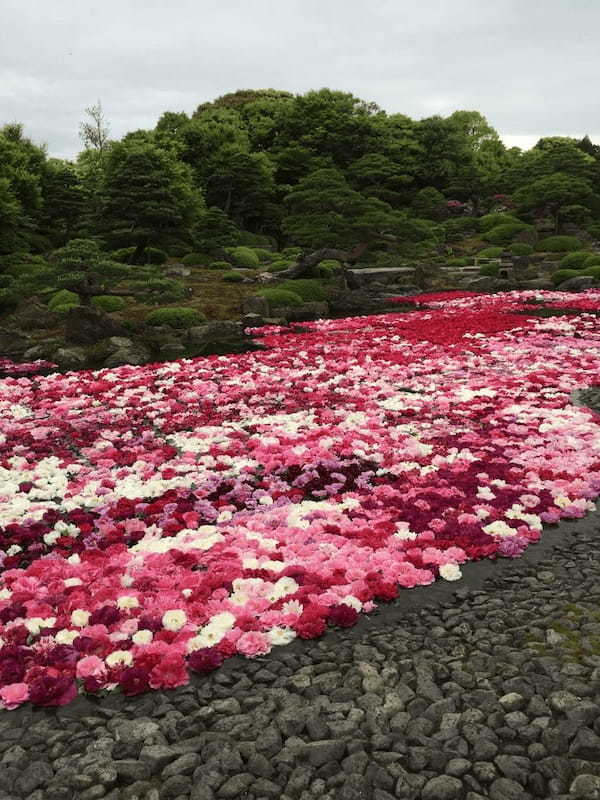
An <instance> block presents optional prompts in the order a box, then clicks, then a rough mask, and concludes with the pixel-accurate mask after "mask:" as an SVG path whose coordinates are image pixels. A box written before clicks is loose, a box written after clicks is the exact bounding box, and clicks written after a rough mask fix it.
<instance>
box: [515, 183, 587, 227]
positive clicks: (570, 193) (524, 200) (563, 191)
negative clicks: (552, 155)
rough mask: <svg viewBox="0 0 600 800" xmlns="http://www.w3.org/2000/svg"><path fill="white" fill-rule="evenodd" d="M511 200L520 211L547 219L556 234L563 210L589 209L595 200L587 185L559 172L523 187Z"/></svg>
mask: <svg viewBox="0 0 600 800" xmlns="http://www.w3.org/2000/svg"><path fill="white" fill-rule="evenodd" d="M513 199H514V201H515V203H516V204H517V207H518V208H519V210H521V211H531V212H533V213H534V214H547V215H548V216H550V217H551V218H552V219H553V221H554V225H555V229H556V230H557V231H558V228H559V225H560V221H561V211H562V210H563V209H566V208H568V207H570V206H573V205H578V206H583V207H584V208H587V209H589V208H590V206H591V205H592V203H594V200H595V199H597V198H595V196H594V190H593V188H592V185H591V183H590V182H589V181H586V180H584V179H582V178H573V177H571V176H570V175H567V174H565V173H561V172H559V173H557V174H556V175H545V176H544V177H542V178H538V179H537V180H535V181H532V182H531V183H529V184H527V185H526V186H523V187H522V188H521V189H519V190H518V191H517V192H515V194H514V197H513Z"/></svg>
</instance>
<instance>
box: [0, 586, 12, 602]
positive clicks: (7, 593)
mask: <svg viewBox="0 0 600 800" xmlns="http://www.w3.org/2000/svg"><path fill="white" fill-rule="evenodd" d="M11 597H12V592H11V590H10V589H0V600H10V598H11Z"/></svg>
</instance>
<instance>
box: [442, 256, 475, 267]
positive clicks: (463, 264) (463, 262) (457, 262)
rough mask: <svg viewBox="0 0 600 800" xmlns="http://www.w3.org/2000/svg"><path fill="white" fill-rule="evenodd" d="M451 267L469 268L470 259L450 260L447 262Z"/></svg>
mask: <svg viewBox="0 0 600 800" xmlns="http://www.w3.org/2000/svg"><path fill="white" fill-rule="evenodd" d="M446 263H447V264H448V266H449V267H468V266H469V263H470V259H468V258H449V259H448V261H447V262H446Z"/></svg>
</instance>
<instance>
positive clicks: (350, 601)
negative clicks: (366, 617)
mask: <svg viewBox="0 0 600 800" xmlns="http://www.w3.org/2000/svg"><path fill="white" fill-rule="evenodd" d="M340 603H343V604H344V605H345V606H350V608H353V609H354V610H355V611H361V610H362V603H361V602H360V600H359V599H358V597H354V595H353V594H347V595H346V596H345V597H342V599H341V600H340Z"/></svg>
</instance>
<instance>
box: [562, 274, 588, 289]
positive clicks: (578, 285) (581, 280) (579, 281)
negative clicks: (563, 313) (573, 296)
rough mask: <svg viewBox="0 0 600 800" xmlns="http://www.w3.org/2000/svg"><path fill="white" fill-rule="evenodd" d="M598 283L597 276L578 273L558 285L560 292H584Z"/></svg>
mask: <svg viewBox="0 0 600 800" xmlns="http://www.w3.org/2000/svg"><path fill="white" fill-rule="evenodd" d="M596 285H597V280H596V278H594V277H592V276H591V275H576V276H574V277H573V278H569V279H568V280H566V281H563V282H562V283H560V284H559V285H558V286H557V289H558V291H559V292H583V291H584V290H585V289H591V288H592V287H593V286H596Z"/></svg>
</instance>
